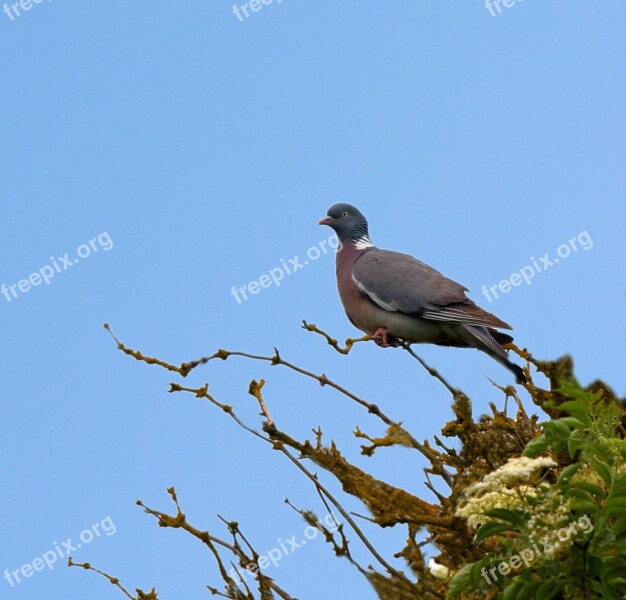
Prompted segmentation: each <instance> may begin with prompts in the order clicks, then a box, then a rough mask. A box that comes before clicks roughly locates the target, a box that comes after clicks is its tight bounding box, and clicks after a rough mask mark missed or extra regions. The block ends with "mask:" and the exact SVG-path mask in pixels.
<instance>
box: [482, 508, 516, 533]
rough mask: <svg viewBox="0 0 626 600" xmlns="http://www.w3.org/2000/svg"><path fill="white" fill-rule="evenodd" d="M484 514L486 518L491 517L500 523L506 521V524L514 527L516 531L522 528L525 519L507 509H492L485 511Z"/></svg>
mask: <svg viewBox="0 0 626 600" xmlns="http://www.w3.org/2000/svg"><path fill="white" fill-rule="evenodd" d="M485 514H486V515H487V516H488V517H492V518H494V519H501V520H502V521H506V522H507V523H511V524H513V525H515V527H517V528H518V529H521V528H523V527H524V523H525V522H526V519H524V517H523V516H522V515H521V514H520V513H519V512H517V511H514V510H509V509H508V508H492V509H490V510H486V511H485Z"/></svg>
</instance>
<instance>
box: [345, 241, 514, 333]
mask: <svg viewBox="0 0 626 600" xmlns="http://www.w3.org/2000/svg"><path fill="white" fill-rule="evenodd" d="M352 278H353V279H354V282H355V283H356V285H357V286H358V288H359V290H360V291H361V292H362V293H363V294H365V295H366V296H367V297H369V299H370V300H371V301H372V302H374V303H375V304H377V305H378V306H379V307H380V308H383V309H384V310H387V311H390V312H403V313H406V314H410V315H416V316H420V317H422V318H424V319H430V320H434V321H446V322H448V323H460V324H465V325H483V326H486V327H499V328H501V329H510V328H511V327H510V326H509V325H507V324H506V323H505V322H504V321H502V320H500V319H499V318H498V317H496V316H495V315H492V314H491V313H488V312H486V311H484V310H483V309H482V308H480V307H479V306H477V305H476V304H475V303H474V302H472V300H470V299H469V298H468V297H467V296H466V295H465V292H466V291H467V288H466V287H465V286H463V285H461V284H460V283H457V282H456V281H453V280H452V279H449V278H448V277H446V276H445V275H443V274H442V273H440V272H439V271H437V270H436V269H433V268H432V267H431V266H429V265H427V264H426V263H423V262H422V261H420V260H417V259H416V258H413V257H412V256H410V255H408V254H402V253H401V252H393V251H391V250H380V249H378V248H372V249H371V250H368V251H367V252H364V253H363V254H362V255H361V256H360V257H359V258H358V259H357V261H356V262H355V264H354V267H353V269H352Z"/></svg>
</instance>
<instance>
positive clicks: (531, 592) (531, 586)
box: [516, 581, 542, 600]
mask: <svg viewBox="0 0 626 600" xmlns="http://www.w3.org/2000/svg"><path fill="white" fill-rule="evenodd" d="M541 586H542V583H541V581H532V582H525V584H524V587H523V588H521V589H520V591H519V592H518V594H517V596H516V600H531V599H534V598H538V596H537V590H539V588H540V587H541Z"/></svg>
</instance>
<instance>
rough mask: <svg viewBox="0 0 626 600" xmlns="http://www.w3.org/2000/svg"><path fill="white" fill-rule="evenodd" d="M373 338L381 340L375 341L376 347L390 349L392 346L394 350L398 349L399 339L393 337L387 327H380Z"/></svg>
mask: <svg viewBox="0 0 626 600" xmlns="http://www.w3.org/2000/svg"><path fill="white" fill-rule="evenodd" d="M372 337H374V338H379V339H375V340H374V341H375V342H376V345H377V346H380V347H381V348H389V347H390V346H391V347H392V348H397V347H398V346H399V344H398V340H397V338H396V337H394V336H393V335H391V334H390V333H389V330H388V329H387V328H386V327H379V328H378V329H377V330H376V331H375V332H374V333H373V336H372Z"/></svg>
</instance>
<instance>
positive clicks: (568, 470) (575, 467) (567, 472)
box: [557, 462, 583, 483]
mask: <svg viewBox="0 0 626 600" xmlns="http://www.w3.org/2000/svg"><path fill="white" fill-rule="evenodd" d="M582 466H583V465H582V463H579V462H575V463H574V464H572V465H568V466H567V467H565V468H564V469H563V470H562V471H561V473H560V474H559V478H558V480H557V482H558V483H561V482H562V481H565V480H567V479H569V478H570V477H571V476H572V475H575V474H576V473H578V471H580V468H581V467H582Z"/></svg>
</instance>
